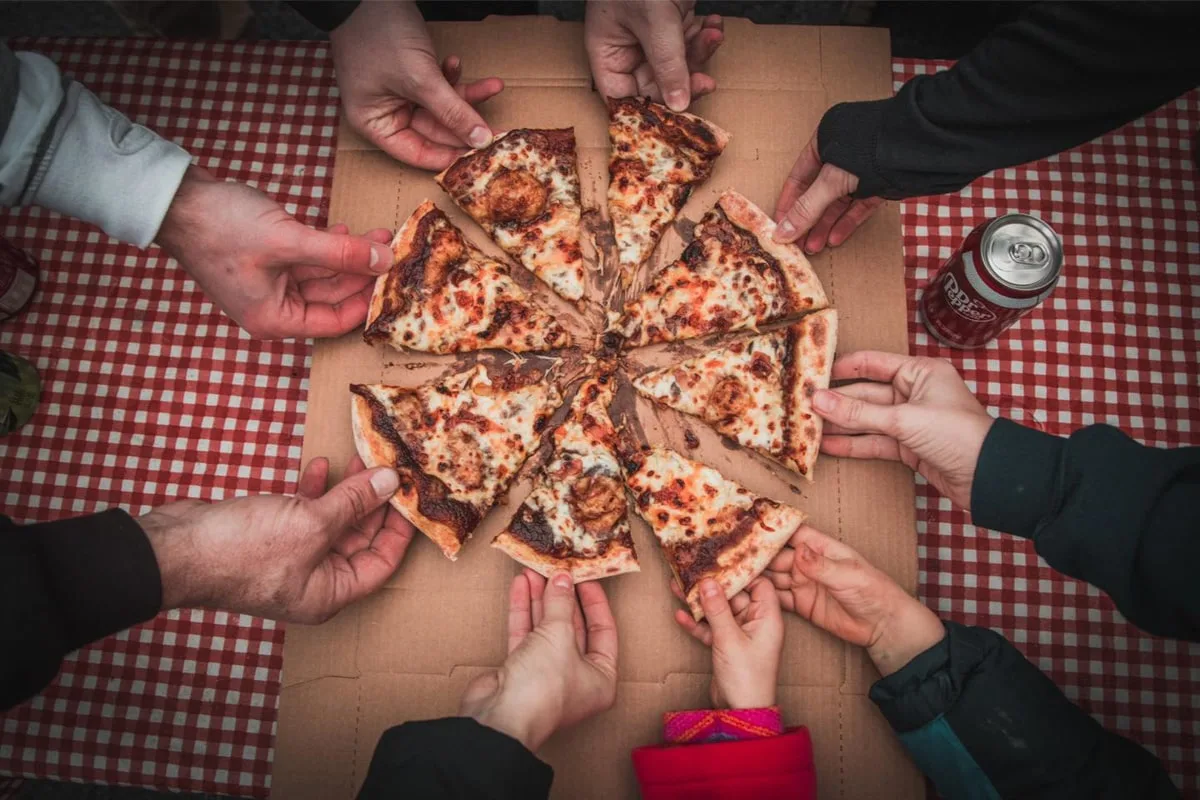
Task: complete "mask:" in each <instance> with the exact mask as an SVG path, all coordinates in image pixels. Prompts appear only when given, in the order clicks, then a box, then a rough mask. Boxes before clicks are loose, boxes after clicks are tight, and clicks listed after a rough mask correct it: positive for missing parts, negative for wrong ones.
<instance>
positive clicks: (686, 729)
mask: <svg viewBox="0 0 1200 800" xmlns="http://www.w3.org/2000/svg"><path fill="white" fill-rule="evenodd" d="M781 733H783V714H781V713H780V711H779V706H770V707H769V708H720V709H700V710H697V711H668V712H667V713H665V714H663V738H664V739H665V740H666V743H667V744H689V743H696V742H725V741H740V740H742V739H767V738H769V737H771V736H778V735H779V734H781Z"/></svg>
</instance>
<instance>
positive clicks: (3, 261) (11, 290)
mask: <svg viewBox="0 0 1200 800" xmlns="http://www.w3.org/2000/svg"><path fill="white" fill-rule="evenodd" d="M37 276H38V267H37V262H36V261H34V260H33V258H32V257H31V256H30V255H29V254H28V253H26V252H25V251H24V250H22V249H21V248H19V247H17V246H16V245H14V244H13V243H12V242H10V241H8V240H7V239H5V238H4V237H3V236H0V322H3V321H4V320H6V319H8V318H9V317H12V316H15V315H16V313H17V312H18V311H20V310H21V309H22V308H24V307H25V304H26V303H28V302H29V299H30V298H31V297H33V293H34V292H35V291H37V283H38V281H37Z"/></svg>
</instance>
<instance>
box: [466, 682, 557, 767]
mask: <svg viewBox="0 0 1200 800" xmlns="http://www.w3.org/2000/svg"><path fill="white" fill-rule="evenodd" d="M470 716H471V717H473V718H474V719H475V721H476V722H478V723H479V724H480V725H485V726H487V727H489V728H491V729H492V730H495V731H499V732H500V733H503V734H505V735H507V736H511V737H512V738H514V739H516V740H517V741H518V742H520V743H521V744H522V745H524V747H525V749H526V750H528V751H529V752H531V753H536V752H537V751H538V748H540V747H541V746H542V744H543V743H544V742H545V741H546V739H548V738H549V733H543V732H542V731H540V730H539V726H538V725H537V724H536V723H535V721H534V717H533V715H532V714H530V713H529V712H528V711H527V710H522V709H520V708H517V707H516V705H515V704H513V703H508V702H506V701H505V698H503V697H502V696H500V695H497V696H496V698H495V699H494V700H493V702H490V703H487V704H486V705H485V706H484V707H483V708H482V709H480V710H478V711H476V712H475V713H473V714H471V715H470Z"/></svg>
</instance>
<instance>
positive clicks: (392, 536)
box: [138, 456, 414, 623]
mask: <svg viewBox="0 0 1200 800" xmlns="http://www.w3.org/2000/svg"><path fill="white" fill-rule="evenodd" d="M328 478H329V462H328V461H327V460H326V459H324V458H316V459H313V460H312V461H311V462H309V464H308V466H307V467H306V468H305V470H304V473H303V474H302V475H301V476H300V483H299V485H298V486H297V489H296V496H295V497H284V496H279V495H260V496H257V497H241V498H238V499H236V500H227V501H225V502H223V503H216V504H211V505H210V504H208V503H200V502H197V501H193V500H186V501H183V502H180V503H172V504H171V505H167V506H163V507H161V508H156V509H154V510H153V511H151V512H150V513H149V514H147V515H145V516H143V517H141V518H139V519H138V524H139V525H141V526H142V529H143V530H144V531H145V532H146V535H147V537H148V538H149V539H150V545H151V546H152V547H153V548H154V554H155V556H156V557H157V558H158V565H159V571H160V572H161V574H162V584H163V608H180V607H184V608H196V607H204V608H221V609H226V610H228V611H237V612H241V613H243V614H253V615H255V616H260V617H269V618H271V619H282V620H288V621H290V622H306V623H317V622H324V621H325V620H327V619H329V618H330V617H332V616H333V615H334V614H336V613H337V612H338V611H340V610H341V609H342V608H344V607H345V606H347V605H349V604H350V603H352V602H354V601H355V600H358V599H359V598H361V597H365V596H366V595H368V594H370V593H371V592H374V591H375V590H376V589H378V588H379V587H380V586H382V585H383V584H384V582H385V581H386V580H387V579H388V578H389V577H390V576H391V574H392V573H393V572H395V571H396V568H397V567H398V566H399V565H400V562H401V560H403V558H404V553H405V552H406V551H407V550H408V545H409V543H410V542H411V541H412V539H413V533H414V530H413V527H412V525H410V524H409V523H408V522H407V521H406V520H405V519H404V518H403V517H401V516H400V514H399V513H398V512H396V511H394V510H393V509H391V508H390V507H387V506H386V505H385V504H386V503H387V501H388V498H390V497H391V496H392V494H393V493H394V492H395V491H396V487H397V486H398V485H399V478H398V476H397V475H396V472H395V470H392V469H389V468H386V467H378V468H376V469H370V470H368V469H365V468H364V467H363V462H362V461H361V460H360V459H359V458H358V457H357V456H355V458H354V459H353V460H351V462H350V464H349V466H348V467H347V469H346V477H345V478H344V479H343V480H342V481H341V483H338V484H337V485H336V486H334V487H333V488H332V489H329V490H328V491H326V490H325V486H326V482H327V480H328Z"/></svg>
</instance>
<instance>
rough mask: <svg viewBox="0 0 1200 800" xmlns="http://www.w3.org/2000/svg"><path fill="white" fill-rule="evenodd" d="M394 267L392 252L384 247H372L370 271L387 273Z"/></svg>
mask: <svg viewBox="0 0 1200 800" xmlns="http://www.w3.org/2000/svg"><path fill="white" fill-rule="evenodd" d="M391 266H392V251H391V250H390V249H389V248H387V247H385V246H384V245H381V244H380V245H373V246H372V247H371V263H370V264H369V265H368V267H367V268H368V269H371V270H374V271H375V272H386V271H387V270H389V269H391Z"/></svg>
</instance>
